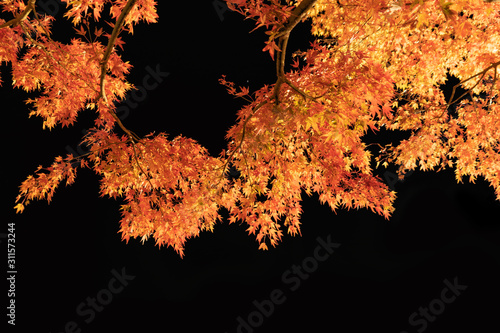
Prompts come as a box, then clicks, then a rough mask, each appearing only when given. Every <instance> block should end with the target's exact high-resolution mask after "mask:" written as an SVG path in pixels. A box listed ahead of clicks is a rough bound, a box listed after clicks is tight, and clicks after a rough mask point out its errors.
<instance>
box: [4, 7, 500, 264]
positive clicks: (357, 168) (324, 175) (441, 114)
mask: <svg viewBox="0 0 500 333" xmlns="http://www.w3.org/2000/svg"><path fill="white" fill-rule="evenodd" d="M65 2H66V3H67V4H68V11H67V13H66V16H67V17H68V18H70V19H72V20H73V22H74V23H75V24H77V23H79V22H83V20H91V19H94V20H96V21H97V20H98V19H99V17H100V15H101V13H102V11H103V10H105V9H106V10H107V9H109V11H110V13H111V16H112V18H113V19H114V20H115V21H117V20H118V19H119V18H120V17H122V18H123V26H119V28H120V29H122V28H123V29H124V30H127V31H129V32H132V31H133V26H134V25H135V24H136V23H138V22H140V21H146V22H155V21H156V19H157V14H156V9H155V2H154V1H151V0H136V1H134V0H129V1H126V0H115V1H103V0H101V1H97V0H79V1H69V0H66V1H65ZM227 3H228V7H229V8H231V9H233V10H235V11H237V12H239V13H241V14H243V15H245V16H246V17H247V18H250V19H253V20H255V24H256V29H257V28H264V29H265V30H266V35H267V36H268V39H267V41H266V42H265V46H264V49H263V51H264V52H269V54H270V56H271V59H273V60H275V61H276V62H278V63H277V65H278V66H277V76H278V78H277V81H276V83H275V84H272V85H265V86H264V87H262V88H261V89H259V90H257V91H255V92H253V93H251V92H250V90H249V88H247V87H236V85H235V84H234V83H233V82H230V81H228V80H226V77H225V76H223V77H222V78H221V80H220V83H221V84H223V85H224V86H225V87H226V89H227V91H228V93H229V94H231V95H234V96H235V97H240V98H243V99H245V100H246V101H247V102H248V104H247V105H245V106H244V107H243V108H241V109H240V110H239V111H238V113H237V121H236V124H235V125H234V126H233V127H231V128H230V129H229V131H228V132H227V135H226V138H227V140H228V146H227V149H226V150H224V151H223V152H222V153H221V154H220V156H218V157H212V156H210V155H209V154H208V152H207V151H206V149H204V148H203V147H201V146H200V145H199V144H198V143H196V142H195V141H194V140H191V139H188V138H184V137H182V136H179V137H176V138H172V139H171V138H168V137H167V135H166V134H163V133H160V134H157V135H148V136H146V137H143V138H138V137H137V136H135V135H133V133H132V132H131V131H129V130H128V129H127V128H125V127H124V125H123V124H121V122H120V121H119V119H118V118H117V117H116V115H115V114H114V108H115V107H114V102H117V101H118V100H120V99H122V98H124V96H125V94H126V92H127V90H129V89H130V88H131V85H130V84H129V83H128V82H127V81H126V75H127V74H128V72H129V70H130V64H128V63H127V62H124V61H123V60H122V59H121V57H120V56H119V55H118V54H117V53H116V52H115V50H114V47H115V46H118V47H120V48H121V47H122V46H123V45H124V43H123V42H122V41H121V40H120V39H119V38H117V39H116V41H115V42H114V43H111V44H112V45H111V46H112V48H109V47H107V46H105V45H102V44H100V43H99V42H98V41H97V40H98V39H99V38H101V39H102V38H111V37H112V34H111V32H110V31H105V30H101V29H97V28H96V29H94V31H93V32H92V33H90V29H87V30H85V29H83V28H82V27H80V28H77V29H76V34H77V35H80V36H82V37H84V39H85V40H86V42H84V41H82V40H80V39H73V40H72V41H71V42H70V43H68V44H62V43H58V42H55V41H53V40H52V39H50V37H49V35H48V34H47V33H46V32H45V31H48V30H49V29H50V21H47V20H46V21H37V20H33V19H31V18H26V19H25V20H24V21H23V23H22V24H23V27H24V28H25V29H28V30H29V31H30V32H31V35H32V36H33V37H32V38H29V37H27V35H26V34H24V33H23V31H22V29H21V28H20V27H19V26H17V27H7V28H3V29H0V60H1V61H7V62H11V63H12V68H13V73H12V75H13V85H14V86H16V87H18V88H21V89H24V90H26V91H30V92H31V91H38V92H40V94H39V95H38V97H35V98H33V99H31V100H29V101H28V102H29V103H30V105H32V106H33V111H32V112H31V115H37V116H40V117H42V118H43V126H44V127H47V128H49V129H50V128H53V127H54V126H56V125H59V124H60V125H62V126H69V125H71V124H73V123H74V122H75V121H76V118H77V115H78V112H81V111H83V110H90V111H95V112H96V119H95V125H96V126H95V128H93V129H91V131H89V133H88V134H87V135H86V137H85V139H84V142H85V143H86V144H88V145H89V147H90V152H89V153H88V154H86V155H85V156H80V157H78V158H77V159H76V160H77V162H80V163H79V165H80V166H81V167H89V168H92V169H93V170H94V171H95V172H96V173H97V175H98V176H99V177H100V179H101V187H100V192H101V195H102V196H109V197H111V198H116V199H121V200H123V205H122V208H121V211H122V219H121V221H120V226H121V227H120V232H121V234H122V238H123V239H124V240H127V241H128V240H129V239H130V238H131V237H132V238H139V239H140V240H141V241H142V242H144V241H146V240H148V239H149V238H150V237H151V238H153V239H154V240H155V242H156V244H158V245H160V246H161V245H167V246H171V247H173V248H174V249H175V250H176V251H177V252H178V253H179V254H180V255H181V256H182V255H183V250H184V245H185V243H186V240H187V239H189V238H191V237H195V236H198V235H199V233H200V231H206V230H210V231H213V229H214V226H215V223H216V222H217V221H218V220H220V219H221V215H220V213H221V211H226V212H227V213H228V221H229V223H235V222H240V223H244V224H245V225H246V231H247V232H248V233H249V234H251V235H254V236H255V237H256V239H257V242H258V243H259V249H264V250H265V249H267V248H268V245H269V244H270V245H271V246H276V245H277V244H278V243H279V241H280V240H281V238H282V236H283V233H284V232H285V231H286V232H287V233H289V234H291V235H296V234H300V216H301V213H302V207H301V200H302V198H301V196H302V194H303V193H306V194H308V195H312V194H313V193H315V194H317V195H318V197H319V200H320V202H321V203H323V204H328V205H329V206H330V207H331V209H332V210H334V211H335V210H337V209H338V208H347V209H351V208H356V209H359V208H367V209H370V210H371V211H373V212H374V213H376V214H379V215H381V216H384V217H385V218H389V216H390V215H391V213H392V212H393V210H394V207H393V202H394V200H395V197H396V195H395V193H394V192H393V191H391V190H390V189H389V188H388V187H387V185H385V184H384V183H383V182H382V181H381V180H380V179H379V178H378V177H376V176H374V175H373V170H372V167H371V165H372V162H374V161H375V162H376V164H377V166H378V165H379V164H381V165H383V166H387V165H388V163H391V162H392V163H394V164H396V165H397V166H399V173H400V175H401V174H404V173H405V172H406V171H408V170H413V169H415V168H420V169H421V170H435V169H441V168H445V167H454V168H455V173H456V178H457V180H458V181H461V180H462V177H464V176H469V179H471V180H472V181H473V180H475V179H476V178H477V177H484V178H485V179H486V180H488V181H489V182H490V183H491V185H492V186H493V187H494V189H495V191H496V194H497V197H498V198H499V199H500V177H499V176H498V174H499V171H500V170H499V169H500V142H499V140H500V126H499V124H500V108H499V106H498V95H499V91H498V87H497V79H498V77H497V72H498V66H499V65H500V59H499V58H498V54H499V49H498V47H499V45H500V43H499V42H500V25H499V23H498V22H499V19H500V16H499V9H500V8H499V6H498V4H492V3H485V2H483V1H479V0H470V1H466V0H457V1H454V2H446V1H379V0H373V1H364V0H353V1H349V3H348V4H347V2H345V1H327V0H318V1H311V0H304V1H278V0H272V1H262V0H247V1H240V0H230V1H228V2H227ZM344 3H346V4H344ZM303 4H308V5H312V7H303V8H309V9H308V10H304V11H303V12H301V13H298V14H297V12H295V10H296V9H297V8H301V5H303ZM131 6H132V7H131ZM3 8H4V9H5V10H8V11H11V12H16V11H17V12H19V11H22V9H23V6H22V3H21V2H15V3H9V4H7V3H6V4H3ZM125 8H128V9H130V10H128V11H127V12H126V13H127V15H125V14H124V13H125V11H124V9H125ZM294 12H295V14H297V15H296V16H295V17H294V16H293V15H292V13H294ZM300 15H304V16H300ZM123 16H125V17H123ZM299 19H300V20H304V19H310V20H311V23H312V33H313V34H314V35H315V36H316V37H318V39H319V40H317V41H315V42H313V43H311V45H310V48H309V49H308V50H306V51H304V52H298V53H296V54H297V55H298V56H297V58H295V61H294V63H293V64H292V66H291V68H292V69H293V70H291V71H289V72H286V70H287V69H288V68H289V67H288V64H286V65H287V66H284V64H282V63H281V61H282V62H285V61H288V60H287V59H288V58H287V57H285V56H283V55H284V54H285V53H286V52H288V51H289V50H287V49H286V43H285V42H284V41H287V40H288V39H286V38H288V36H289V33H290V31H291V29H293V26H292V25H290V22H293V21H294V20H299ZM111 26H112V28H113V24H111ZM31 35H29V36H31ZM292 35H293V34H292ZM115 36H116V35H115ZM87 38H88V40H87ZM320 40H321V41H320ZM23 46H26V50H25V52H23V53H20V52H19V51H20V49H21V47H23ZM107 50H109V52H110V53H108V54H109V58H105V59H107V61H103V56H104V54H105V53H106V51H107ZM281 65H283V66H281ZM281 68H282V69H281ZM102 73H104V74H105V75H104V77H103V78H104V80H102V82H104V84H103V83H102V82H101V80H100V79H101V74H102ZM449 75H453V76H455V77H457V78H459V79H460V80H461V83H460V85H459V86H460V87H457V88H460V89H463V90H465V93H463V94H462V95H461V96H458V93H457V96H452V97H449V96H446V97H445V94H444V93H443V92H442V91H441V89H440V86H441V85H443V84H445V83H446V81H447V79H448V78H449ZM454 91H455V90H454ZM448 95H449V94H448ZM104 96H106V98H104ZM90 111H89V112H90ZM116 125H118V126H120V127H121V129H122V130H124V132H125V133H126V135H124V136H118V135H117V134H115V133H114V127H115V126H116ZM382 128H384V130H391V131H405V133H407V134H408V136H407V138H406V139H405V140H402V141H400V142H394V143H393V144H388V145H386V146H384V148H383V150H381V151H380V152H379V153H378V154H374V153H373V152H372V151H370V150H369V149H368V147H369V146H370V145H377V144H378V143H377V142H366V140H367V136H366V134H367V133H368V132H371V133H372V134H376V133H377V132H378V131H379V130H380V129H382ZM378 145H379V146H380V144H378ZM74 165H75V158H73V156H67V157H66V158H64V159H63V158H61V157H58V158H56V160H55V162H54V164H53V165H52V166H51V167H49V168H46V169H43V168H42V167H39V168H38V169H37V170H36V171H35V174H34V175H33V176H29V177H28V179H26V180H25V181H24V182H23V183H22V185H21V188H20V194H19V196H18V198H17V205H16V206H15V209H16V210H17V212H22V211H23V209H24V206H25V205H26V204H28V203H29V202H30V201H31V200H34V199H47V200H48V201H50V200H51V199H52V197H53V195H54V191H55V189H56V188H57V186H58V184H59V183H60V182H61V181H63V180H66V183H67V184H71V183H72V182H73V180H74V177H75V174H76V168H75V167H74ZM230 169H231V170H235V175H237V176H235V175H233V176H231V175H230V174H229V173H230V171H229V170H230Z"/></svg>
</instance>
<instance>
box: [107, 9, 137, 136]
mask: <svg viewBox="0 0 500 333" xmlns="http://www.w3.org/2000/svg"><path fill="white" fill-rule="evenodd" d="M136 1H137V0H128V1H127V3H126V4H125V7H123V10H122V12H121V14H120V16H119V17H118V19H117V20H116V23H115V27H114V28H113V32H112V33H111V36H110V37H109V40H108V45H107V46H106V51H105V52H104V54H103V57H102V60H101V79H100V84H99V85H100V87H101V93H100V97H101V98H102V99H103V100H104V102H105V103H106V104H108V98H107V97H106V92H105V90H104V79H105V77H106V71H107V70H106V67H107V64H108V61H109V57H110V56H111V52H112V50H113V48H114V45H115V43H116V39H117V38H118V35H119V34H120V32H121V30H122V28H123V25H124V24H125V18H126V17H127V15H128V14H129V13H130V11H131V10H132V8H133V7H134V5H135V3H136ZM109 112H110V113H111V115H112V116H113V118H114V119H115V120H116V122H117V123H118V126H120V128H121V129H122V130H123V131H124V132H125V133H127V135H128V136H129V137H130V139H131V140H132V144H133V143H134V141H137V142H139V141H140V140H141V139H140V138H139V137H138V136H137V135H136V134H135V133H134V132H132V131H130V130H129V129H127V128H126V127H125V126H124V125H123V123H122V122H121V120H120V118H118V116H117V115H116V113H114V112H112V111H111V110H110V111H109Z"/></svg>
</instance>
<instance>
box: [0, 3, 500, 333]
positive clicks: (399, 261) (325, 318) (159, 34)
mask: <svg viewBox="0 0 500 333" xmlns="http://www.w3.org/2000/svg"><path fill="white" fill-rule="evenodd" d="M54 3H56V2H54ZM221 6H222V3H221V2H218V1H214V2H212V1H209V0H207V1H204V2H201V1H200V2H197V3H196V4H194V3H192V2H181V1H169V2H168V4H167V1H164V2H163V3H161V4H160V5H159V6H158V13H159V16H160V19H159V22H158V23H157V24H154V25H145V24H142V25H140V26H137V27H136V28H135V32H134V35H132V36H126V37H124V40H125V41H126V45H125V51H124V52H122V55H123V57H124V59H125V60H128V61H130V62H131V63H132V65H133V66H134V68H133V70H132V72H131V74H130V76H129V78H130V82H132V83H134V84H135V85H136V86H137V87H142V88H141V89H142V90H141V89H139V91H138V92H137V93H130V94H129V95H128V98H127V101H126V102H124V103H122V104H121V105H120V108H119V112H120V117H121V118H122V121H123V122H124V124H125V126H127V127H128V128H129V129H131V130H133V131H134V132H136V133H137V134H139V135H141V136H142V135H145V134H148V133H151V132H153V131H154V132H155V133H159V132H165V133H168V134H169V135H170V137H171V138H173V137H175V136H177V135H180V134H182V135H184V136H186V137H190V138H193V139H195V140H197V141H198V142H199V143H200V144H202V145H203V146H205V147H207V149H208V150H209V151H210V153H212V154H213V155H217V154H219V152H220V151H221V150H222V149H224V148H225V140H224V136H225V133H226V131H227V130H228V129H229V127H230V126H231V125H232V124H234V121H235V118H236V116H235V115H236V112H237V110H238V109H239V108H241V107H242V106H243V105H244V104H243V103H244V101H243V100H237V99H234V98H233V97H232V96H230V95H228V94H227V92H226V90H225V88H224V87H223V86H221V85H220V84H219V83H218V79H219V78H220V77H221V75H223V74H225V75H226V76H227V79H228V80H232V81H234V82H235V83H236V84H237V85H249V86H250V88H252V89H254V90H255V89H258V88H259V87H261V86H262V85H263V84H272V83H274V81H275V72H274V63H273V62H272V60H271V59H270V57H269V55H268V54H265V53H264V52H262V51H261V50H262V48H263V47H264V41H265V40H266V37H267V36H266V35H265V34H264V33H263V30H257V31H254V32H252V33H251V34H249V31H250V30H252V29H253V28H254V23H253V22H252V21H248V20H247V21H245V20H243V17H242V16H240V15H239V14H236V13H232V12H230V11H224V9H223V7H221ZM54 8H57V7H54ZM60 9H61V10H59V11H58V12H57V13H56V14H55V16H56V18H57V19H61V18H62V7H61V8H60ZM56 27H59V29H61V30H60V31H63V30H64V29H68V26H67V25H61V26H56ZM59 33H60V32H59ZM62 35H63V34H62ZM307 38H308V35H307V24H302V27H297V30H296V31H295V30H294V31H293V32H292V34H291V40H290V43H289V49H288V50H289V53H292V52H293V51H295V50H297V49H299V48H302V49H305V48H306V47H307V45H308V40H307ZM152 72H153V73H156V76H155V75H152V74H151V73H152ZM152 77H153V78H155V77H156V80H151V78H152ZM2 80H3V86H2V88H1V89H0V96H1V98H2V101H3V108H2V110H3V113H4V117H7V119H8V121H4V122H3V134H4V135H3V138H4V148H3V151H4V152H5V154H4V155H3V156H4V157H3V163H2V174H3V175H4V178H3V184H4V185H6V188H7V192H6V194H4V196H3V198H4V200H3V201H2V217H3V218H2V220H3V221H4V229H3V230H2V231H1V232H2V234H1V236H2V238H1V239H0V240H1V242H2V248H3V249H4V251H5V252H6V251H7V250H6V239H5V237H6V235H5V233H6V232H7V230H6V228H7V226H6V225H7V223H15V229H16V230H15V233H16V265H17V271H18V274H17V280H16V324H17V325H16V330H14V331H19V332H21V331H24V330H25V329H27V328H31V329H33V328H36V331H37V332H52V333H56V332H109V331H116V332H119V331H125V332H129V331H130V332H136V331H138V332H163V331H165V332H220V333H224V332H227V333H234V332H239V333H251V332H256V333H260V332H301V331H310V332H320V331H321V332H325V331H326V332H365V331H372V330H373V331H380V332H395V333H402V332H408V333H412V332H420V333H421V332H429V333H431V332H452V331H454V330H456V329H458V328H460V329H461V331H476V332H482V331H486V328H488V327H490V326H492V325H495V326H494V327H497V320H496V319H495V318H496V316H497V315H498V306H492V305H491V304H498V300H499V297H500V287H499V285H498V281H500V273H498V268H499V265H500V241H499V237H498V236H499V234H500V232H499V231H500V228H499V216H500V202H498V201H495V196H494V191H493V188H492V187H490V186H489V185H488V183H487V182H485V181H483V180H482V179H479V180H477V181H476V184H472V183H469V182H468V181H467V180H464V183H462V184H457V182H456V180H455V178H454V174H453V172H452V171H450V170H448V171H442V172H439V173H436V172H422V171H415V172H413V173H412V174H411V175H409V176H407V177H406V178H405V180H404V181H398V182H395V181H393V180H392V177H393V172H395V169H390V168H389V169H387V170H384V169H382V170H378V171H377V174H378V175H380V177H381V178H382V179H384V180H385V181H386V182H387V183H388V184H389V185H390V186H391V187H393V188H394V189H395V190H396V191H397V192H398V199H397V201H396V203H395V207H396V212H395V213H394V215H393V217H392V218H391V219H390V220H384V218H382V217H380V216H378V215H375V214H374V213H372V212H371V211H369V210H352V211H346V210H339V211H337V213H336V214H335V213H333V212H332V211H331V210H330V208H329V207H328V206H323V205H321V204H320V203H319V201H318V200H317V197H314V196H313V197H307V195H305V194H304V202H303V209H304V213H303V216H302V219H301V221H302V224H303V225H302V237H299V236H297V237H292V236H289V235H285V236H284V237H283V240H282V242H281V243H280V244H279V246H278V247H276V248H270V250H268V251H260V250H258V243H257V241H256V240H255V236H253V235H252V236H249V235H248V234H247V233H246V231H245V229H246V227H245V226H244V225H238V224H232V225H228V223H227V222H226V221H224V222H223V223H220V224H218V225H217V226H216V228H215V231H214V233H210V232H204V233H202V234H201V236H200V237H198V238H194V239H191V240H189V241H188V242H187V244H186V248H185V257H184V259H181V258H180V257H179V256H178V255H177V254H176V253H175V251H174V250H173V249H172V248H166V247H162V248H158V247H157V246H155V245H154V240H152V239H150V240H149V241H147V242H146V243H145V244H144V245H142V244H141V242H140V241H139V240H134V239H132V240H130V241H129V243H128V244H126V243H125V242H124V241H121V235H120V234H118V233H117V232H118V230H119V220H120V212H119V207H120V204H121V203H122V202H121V201H120V200H117V201H115V200H113V199H109V198H100V197H99V191H98V190H99V183H98V178H97V176H96V175H95V174H94V173H93V172H92V171H91V170H88V169H85V170H80V171H79V174H78V177H77V179H76V183H75V184H73V185H71V186H69V187H64V186H62V187H60V188H59V189H58V191H57V192H56V194H55V196H54V198H53V200H52V202H51V203H50V204H49V205H48V204H47V203H46V202H45V201H41V202H34V203H32V204H30V205H28V206H27V207H26V210H25V212H24V213H23V214H21V215H16V214H15V211H14V210H13V209H12V207H13V206H14V201H15V197H16V195H17V193H18V186H19V185H20V184H21V182H22V181H23V180H24V179H25V178H26V177H27V176H28V175H29V174H32V173H33V171H34V170H35V169H36V167H37V166H38V165H40V164H41V165H44V166H48V165H49V164H51V163H52V161H53V159H54V157H55V156H58V155H66V154H67V153H70V152H77V153H78V152H80V153H81V152H85V150H84V148H82V147H80V148H78V143H79V141H80V139H81V136H82V133H83V132H84V131H85V129H86V128H88V127H89V126H91V125H92V122H93V114H90V113H82V114H81V115H80V116H79V122H78V123H77V124H76V125H75V126H73V127H70V128H64V129H62V128H60V127H58V128H55V129H53V130H52V131H47V130H45V131H44V130H42V120H41V118H36V117H32V118H28V113H29V109H28V108H27V107H26V106H25V104H24V102H23V101H24V100H25V99H26V96H27V95H26V94H25V93H24V92H22V91H19V90H13V89H12V88H11V86H10V78H9V68H8V67H5V66H4V67H3V68H2ZM145 87H148V88H149V89H146V88H145ZM5 257H6V256H4V258H5ZM4 285H5V288H6V289H7V288H8V286H7V284H6V283H5V284H4ZM4 293H5V292H4ZM4 299H6V298H4ZM93 302H95V303H93ZM4 306H7V302H6V301H4ZM4 309H5V307H4ZM5 318H6V317H5V316H4V319H3V320H4V321H7V319H5ZM23 329H24V330H23Z"/></svg>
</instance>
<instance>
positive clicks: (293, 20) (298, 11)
mask: <svg viewBox="0 0 500 333" xmlns="http://www.w3.org/2000/svg"><path fill="white" fill-rule="evenodd" d="M317 1H318V0H303V1H302V2H301V3H300V5H298V6H297V7H295V9H294V10H293V11H292V13H291V14H290V17H289V18H288V21H287V22H286V24H285V26H284V27H283V29H282V30H281V32H279V33H278V34H277V35H276V36H275V37H276V38H280V37H282V36H285V35H287V34H289V33H290V31H292V29H293V28H295V26H296V25H297V24H298V23H299V22H300V21H301V20H302V19H303V18H304V16H305V15H306V13H307V12H308V11H309V9H311V8H312V6H313V5H314V4H315V3H316V2H317Z"/></svg>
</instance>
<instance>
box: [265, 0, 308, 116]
mask: <svg viewBox="0 0 500 333" xmlns="http://www.w3.org/2000/svg"><path fill="white" fill-rule="evenodd" d="M316 1H317V0H303V1H302V2H301V3H300V5H298V6H297V7H295V9H294V10H293V11H292V13H291V14H290V17H289V18H288V21H287V22H286V23H285V25H284V26H283V27H282V29H280V30H281V31H280V32H278V33H277V34H276V35H275V37H274V38H277V39H278V49H279V50H278V52H277V56H276V76H277V80H276V83H275V86H274V92H273V95H272V97H271V99H274V106H275V107H274V108H273V111H274V110H278V111H280V110H279V107H278V105H279V90H280V88H281V85H282V84H283V82H286V83H287V84H288V85H289V86H290V87H291V88H292V89H293V90H295V91H296V92H298V93H299V94H300V95H302V97H304V99H305V98H306V97H305V96H307V94H305V93H304V92H302V91H300V90H299V89H298V88H297V87H295V86H293V85H292V84H291V82H290V81H289V80H287V79H286V78H285V56H286V48H287V45H288V39H289V38H290V32H291V31H292V30H293V28H295V26H296V25H297V24H298V23H299V22H300V21H301V20H302V19H303V18H304V16H305V14H306V13H307V11H308V10H309V9H311V8H312V6H313V5H314V3H316Z"/></svg>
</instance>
